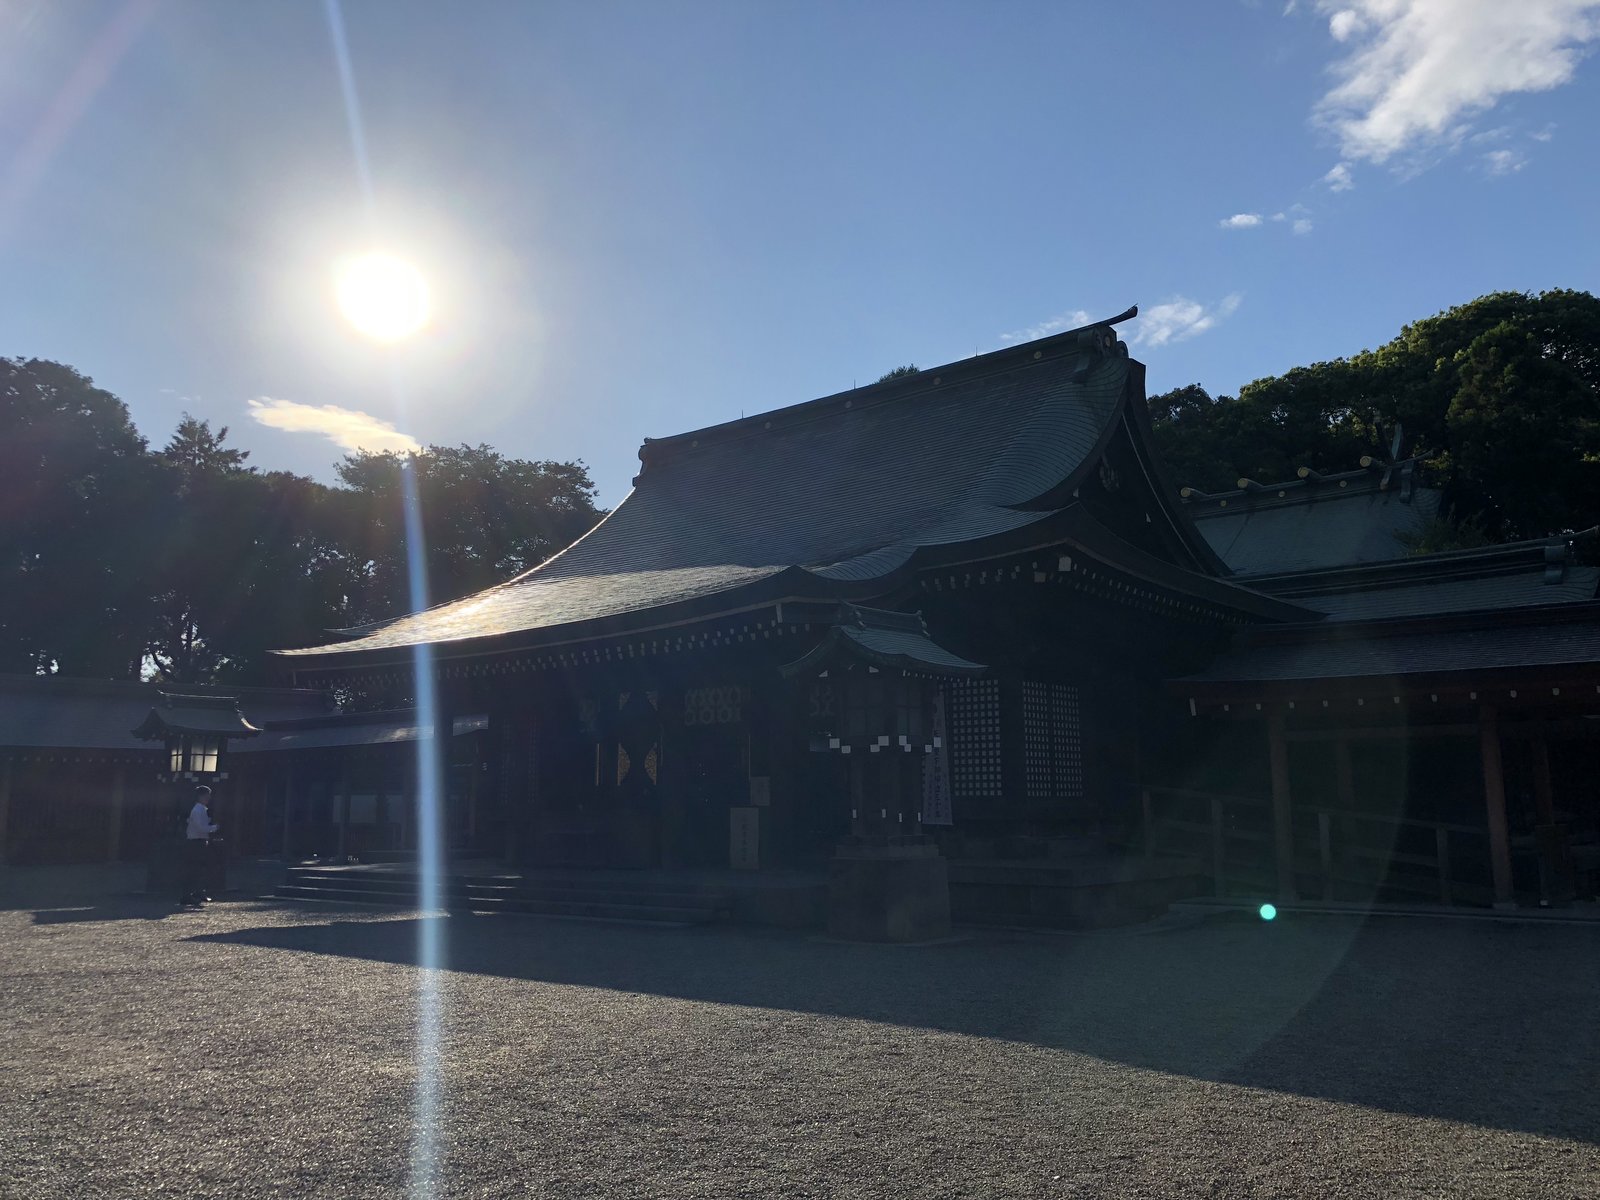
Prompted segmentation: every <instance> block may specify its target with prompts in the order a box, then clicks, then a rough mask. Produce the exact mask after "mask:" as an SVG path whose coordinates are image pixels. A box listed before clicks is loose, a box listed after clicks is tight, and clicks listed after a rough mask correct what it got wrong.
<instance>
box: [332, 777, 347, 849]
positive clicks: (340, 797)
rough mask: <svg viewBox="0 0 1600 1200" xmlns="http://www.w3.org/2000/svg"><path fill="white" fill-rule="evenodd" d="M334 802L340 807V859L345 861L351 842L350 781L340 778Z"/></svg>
mask: <svg viewBox="0 0 1600 1200" xmlns="http://www.w3.org/2000/svg"><path fill="white" fill-rule="evenodd" d="M333 802H334V804H336V805H337V806H338V809H339V851H338V854H339V861H340V862H343V861H344V860H345V856H346V855H347V854H348V853H349V850H348V849H347V847H348V846H349V844H350V783H349V781H348V780H345V779H340V780H339V786H338V790H337V791H335V792H334V794H333Z"/></svg>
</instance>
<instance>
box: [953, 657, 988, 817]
mask: <svg viewBox="0 0 1600 1200" xmlns="http://www.w3.org/2000/svg"><path fill="white" fill-rule="evenodd" d="M949 721H950V785H951V790H952V791H953V792H954V794H955V795H957V796H965V797H973V796H998V795H999V794H1000V683H999V681H998V680H995V679H958V680H956V681H954V682H953V683H951V685H950V713H949Z"/></svg>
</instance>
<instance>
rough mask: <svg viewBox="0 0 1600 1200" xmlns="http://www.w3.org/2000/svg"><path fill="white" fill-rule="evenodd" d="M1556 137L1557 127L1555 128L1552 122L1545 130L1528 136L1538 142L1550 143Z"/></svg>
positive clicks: (1536, 131)
mask: <svg viewBox="0 0 1600 1200" xmlns="http://www.w3.org/2000/svg"><path fill="white" fill-rule="evenodd" d="M1555 135H1556V126H1555V122H1554V121H1552V122H1551V123H1550V124H1548V125H1546V126H1545V127H1544V128H1543V129H1538V130H1535V131H1534V132H1533V133H1530V134H1529V135H1528V136H1529V137H1531V138H1532V139H1533V140H1534V141H1536V142H1548V141H1549V140H1550V139H1551V138H1553V137H1555Z"/></svg>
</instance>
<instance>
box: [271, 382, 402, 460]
mask: <svg viewBox="0 0 1600 1200" xmlns="http://www.w3.org/2000/svg"><path fill="white" fill-rule="evenodd" d="M249 404H250V417H251V419H252V420H254V421H257V422H259V423H260V424H262V425H267V426H270V427H271V428H273V429H282V430H285V431H287V432H289V433H320V434H321V435H322V436H323V437H325V438H327V439H328V440H329V441H331V442H333V443H334V445H336V446H338V447H339V448H340V449H341V450H349V451H355V450H374V451H384V450H396V451H406V450H421V449H422V443H421V442H419V441H417V440H416V438H414V437H412V436H410V435H409V434H405V433H401V432H400V431H399V430H398V429H396V428H395V427H394V425H393V424H392V423H390V422H388V421H385V420H383V419H381V418H379V417H375V416H373V415H372V414H371V413H364V412H359V411H357V410H356V409H353V408H340V407H339V406H338V405H337V404H323V405H315V404H298V403H296V402H295V401H293V400H274V399H272V398H271V397H270V396H263V397H261V398H260V399H259V400H251V401H250V402H249Z"/></svg>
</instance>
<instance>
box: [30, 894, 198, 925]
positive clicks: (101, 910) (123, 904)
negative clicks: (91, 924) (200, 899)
mask: <svg viewBox="0 0 1600 1200" xmlns="http://www.w3.org/2000/svg"><path fill="white" fill-rule="evenodd" d="M183 911H184V910H183V909H181V908H179V907H178V905H176V904H174V903H172V901H170V900H165V901H163V900H153V899H147V898H145V897H143V896H136V897H132V898H130V899H126V900H119V901H114V902H112V903H110V904H96V905H87V906H81V907H67V908H36V909H34V910H33V923H34V924H35V925H74V924H78V923H80V922H83V921H164V920H166V919H167V918H168V917H171V916H176V915H178V914H180V913H182V912H183Z"/></svg>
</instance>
